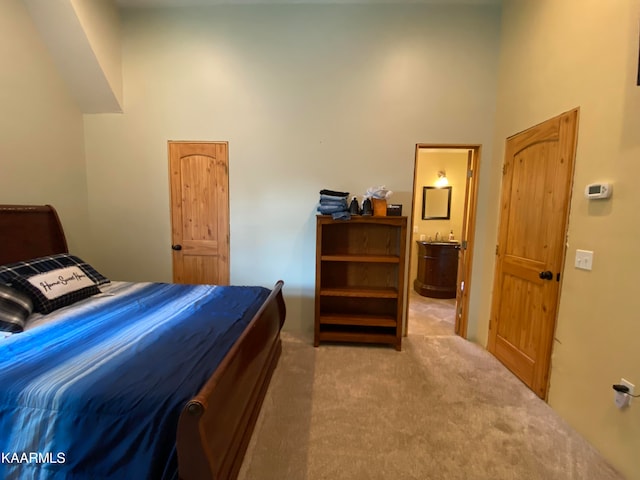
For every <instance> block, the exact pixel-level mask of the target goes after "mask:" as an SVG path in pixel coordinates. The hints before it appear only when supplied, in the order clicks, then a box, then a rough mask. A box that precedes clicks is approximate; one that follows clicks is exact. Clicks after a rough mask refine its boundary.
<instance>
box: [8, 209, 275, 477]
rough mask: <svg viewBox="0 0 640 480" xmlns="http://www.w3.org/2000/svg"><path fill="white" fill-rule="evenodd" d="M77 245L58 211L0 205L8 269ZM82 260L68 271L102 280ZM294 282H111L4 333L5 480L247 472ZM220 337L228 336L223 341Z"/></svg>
mask: <svg viewBox="0 0 640 480" xmlns="http://www.w3.org/2000/svg"><path fill="white" fill-rule="evenodd" d="M66 254H68V251H67V244H66V240H65V236H64V232H63V230H62V227H61V224H60V221H59V218H58V216H57V214H56V211H55V209H54V208H53V207H51V206H49V205H43V206H22V205H4V206H0V265H7V264H13V263H14V262H20V261H27V260H30V259H38V258H42V257H51V256H53V257H54V258H64V259H67V258H68V257H73V256H71V255H70V254H69V255H66ZM73 258H75V257H73ZM27 263H29V262H27ZM82 265H84V264H79V263H78V264H77V265H75V264H74V266H73V267H69V268H71V269H73V268H76V267H78V268H79V267H82V270H78V272H79V275H76V276H77V277H78V278H79V277H82V276H83V275H82V274H83V273H87V274H88V275H89V276H91V275H90V274H89V273H88V272H89V270H87V268H89V269H90V267H87V268H85V267H84V266H82ZM65 268H66V267H65ZM0 270H1V269H0ZM5 270H6V269H5ZM74 272H75V270H74ZM0 274H1V271H0ZM96 274H97V272H96ZM42 275H48V274H42ZM74 275H75V273H74ZM97 275H98V276H99V274H97ZM18 278H19V277H15V278H14V282H15V284H11V286H12V288H13V287H16V288H17V286H18V284H19V282H18V280H17V279H18ZM33 278H35V277H33ZM38 278H39V277H38ZM43 278H47V277H43ZM69 278H70V279H71V277H69ZM91 279H92V281H94V278H93V277H92V276H91ZM105 280H106V279H105ZM21 281H22V280H21ZM82 281H86V279H83V280H82ZM5 283H7V282H6V281H5ZM32 283H33V282H32ZM43 283H44V284H47V282H46V281H44V282H43V281H41V282H40V285H43ZM282 285H283V283H282V281H278V282H277V283H276V284H275V285H274V287H273V288H272V289H265V288H263V287H247V286H211V285H201V286H187V285H177V284H162V283H135V284H133V283H129V282H109V281H108V280H107V281H106V283H103V284H101V285H99V293H98V294H92V295H88V296H87V297H86V298H82V299H81V300H77V301H74V302H72V304H71V305H66V306H63V307H59V308H55V309H54V310H53V311H52V312H50V313H46V314H34V315H32V316H30V317H29V321H28V322H27V323H29V322H31V319H32V318H33V319H34V323H39V322H42V323H41V324H37V325H36V326H33V327H29V328H27V327H28V325H25V328H24V332H21V333H15V334H13V335H11V336H8V337H6V338H4V339H0V452H1V454H2V458H0V473H1V474H2V475H0V476H2V477H3V478H52V479H60V478H65V479H71V478H91V479H98V478H181V479H184V480H189V479H195V480H207V479H227V478H235V477H236V476H237V474H238V471H239V469H240V466H241V464H242V460H243V457H244V453H245V451H246V448H247V446H248V442H249V440H250V437H251V434H252V431H253V428H254V425H255V422H256V419H257V416H258V413H259V411H260V408H261V405H262V401H263V399H264V396H265V393H266V389H267V387H268V385H269V381H270V379H271V375H272V373H273V370H274V368H275V366H276V364H277V362H278V359H279V356H280V352H281V348H282V347H281V341H280V330H281V328H282V325H283V323H284V319H285V304H284V300H283V296H282ZM20 286H21V285H20ZM86 288H92V287H86ZM34 298H35V297H34ZM34 302H35V303H38V302H39V299H38V298H35V299H34ZM44 302H45V304H46V299H45V301H44ZM209 308H213V309H214V311H215V312H216V313H215V315H213V316H215V319H216V321H215V323H214V322H212V318H211V317H212V314H211V313H209ZM45 310H46V308H45ZM105 312H107V314H105ZM107 317H108V318H107ZM116 319H117V320H116ZM43 320H44V321H43ZM118 322H119V323H118ZM144 322H146V323H144ZM225 322H226V323H225ZM165 325H166V326H167V327H166V329H165V327H164V326H165ZM212 325H213V326H212ZM223 325H225V326H224V327H223ZM226 325H228V326H226ZM203 331H204V332H207V334H206V335H205V334H203V333H202V332H203ZM123 332H126V333H123ZM107 337H109V338H111V337H113V338H114V339H116V343H114V344H111V343H109V344H108V345H109V350H108V352H109V353H108V354H107V355H105V354H103V353H102V351H103V350H105V347H104V345H106V344H107V343H106V342H107V341H106V340H105V339H106V338H107ZM124 337H127V338H128V340H126V341H125V340H123V338H124ZM212 337H216V338H218V337H220V338H223V339H224V341H223V342H222V344H221V345H219V346H218V347H217V348H218V349H217V350H212V347H211V346H209V345H208V343H207V342H209V341H210V338H212ZM131 339H134V341H133V342H131V341H130V340H131ZM190 339H195V344H191V343H189V344H187V343H183V342H187V341H191V340H190ZM219 341H220V340H219V339H218V340H216V342H219ZM109 342H111V340H109ZM118 342H120V343H118ZM96 345H99V347H97V346H96ZM131 345H134V347H135V348H134V347H132V346H131ZM186 345H188V346H187V347H186V348H185V346H186ZM98 351H99V352H100V353H99V354H98V353H95V352H98ZM115 351H117V352H118V355H116V354H114V353H112V352H115ZM120 351H123V352H127V353H126V355H124V354H123V355H121V354H120ZM183 352H187V353H184V358H183V357H182V355H183ZM75 355H77V357H76V356H75ZM87 358H89V359H91V360H90V361H89V363H87V364H85V363H83V362H84V361H85V359H87ZM116 359H117V360H116ZM36 360H37V361H36ZM3 362H4V363H3ZM38 362H40V363H38ZM92 362H93V363H92ZM43 364H46V368H45V366H42V365H43ZM150 365H153V367H150ZM107 366H108V367H109V368H107ZM107 370H109V373H107ZM65 376H66V377H69V378H70V379H71V380H68V381H69V383H68V384H67V383H64V385H65V386H64V387H56V390H55V394H52V393H50V390H51V389H52V388H51V387H49V386H48V382H53V380H54V379H55V380H56V381H59V379H60V378H62V377H65ZM66 377H65V378H66ZM40 382H42V384H43V385H46V386H41V384H40ZM22 383H24V384H25V385H29V388H26V389H25V388H24V385H22ZM61 384H62V383H61ZM68 385H71V386H68ZM150 387H151V388H150ZM145 388H146V389H147V390H144V389H145ZM140 389H142V390H140ZM165 391H166V392H165ZM42 392H45V393H46V392H49V393H48V395H47V394H42ZM61 392H62V393H61ZM41 394H42V395H41ZM52 399H53V400H52ZM52 401H53V402H54V404H53V405H52V404H51V402H52ZM100 402H102V403H100ZM43 412H44V413H43ZM51 412H53V413H51ZM141 412H143V413H141ZM134 413H135V414H134ZM3 429H4V430H3ZM125 434H126V436H125ZM45 440H46V442H52V443H43V442H45ZM3 441H4V444H3V443H2V442H3ZM11 442H14V443H11ZM100 449H102V450H101V451H100ZM67 450H68V451H67ZM96 451H99V454H97V453H96ZM93 468H95V469H96V470H95V471H93V470H92V469H93ZM3 469H4V472H3Z"/></svg>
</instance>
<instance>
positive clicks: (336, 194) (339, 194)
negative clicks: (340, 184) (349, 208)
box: [320, 189, 349, 197]
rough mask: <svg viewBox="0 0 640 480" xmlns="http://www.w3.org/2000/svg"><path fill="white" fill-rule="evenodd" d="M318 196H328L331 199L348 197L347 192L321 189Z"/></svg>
mask: <svg viewBox="0 0 640 480" xmlns="http://www.w3.org/2000/svg"><path fill="white" fill-rule="evenodd" d="M320 195H330V196H332V197H348V196H349V192H338V191H336V190H327V189H322V190H320Z"/></svg>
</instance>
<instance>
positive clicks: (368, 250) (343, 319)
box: [314, 215, 407, 350]
mask: <svg viewBox="0 0 640 480" xmlns="http://www.w3.org/2000/svg"><path fill="white" fill-rule="evenodd" d="M406 240H407V217H375V216H366V217H358V216H353V217H351V220H333V219H332V218H331V216H330V215H318V217H317V223H316V297H315V332H314V345H315V346H316V347H317V346H318V345H319V344H320V342H323V341H327V342H363V343H387V344H391V345H393V346H394V347H395V348H396V350H400V349H401V348H402V308H403V292H404V276H405V259H406Z"/></svg>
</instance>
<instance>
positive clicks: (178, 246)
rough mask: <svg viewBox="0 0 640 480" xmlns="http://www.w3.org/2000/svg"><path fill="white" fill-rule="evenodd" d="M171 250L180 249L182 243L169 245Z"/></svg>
mask: <svg viewBox="0 0 640 480" xmlns="http://www.w3.org/2000/svg"><path fill="white" fill-rule="evenodd" d="M171 248H172V249H173V250H182V245H171Z"/></svg>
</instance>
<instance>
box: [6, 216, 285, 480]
mask: <svg viewBox="0 0 640 480" xmlns="http://www.w3.org/2000/svg"><path fill="white" fill-rule="evenodd" d="M0 245H1V247H0V265H4V264H6V263H11V262H16V261H20V260H28V259H30V258H37V257H42V256H46V255H53V254H56V253H68V252H67V242H66V239H65V236H64V231H63V229H62V225H61V223H60V219H59V218H58V215H57V213H56V211H55V209H54V208H53V207H52V206H50V205H38V206H26V205H0ZM282 285H283V282H282V281H281V280H280V281H278V282H277V283H276V284H275V286H274V288H273V290H272V292H271V294H270V295H269V297H268V298H267V300H266V301H265V302H264V304H263V305H262V306H261V308H260V309H259V310H258V312H257V313H256V315H255V316H254V317H253V319H252V320H251V322H250V323H249V325H248V326H247V328H246V329H245V331H244V332H243V333H242V334H241V335H240V337H239V338H238V340H237V341H236V343H235V344H234V345H233V346H232V347H231V349H230V351H229V353H228V354H227V355H226V356H225V358H224V359H223V360H222V362H221V364H220V365H219V366H218V368H217V369H216V371H215V372H214V373H213V375H212V376H211V377H210V378H209V380H207V382H206V383H205V384H204V385H203V386H202V388H201V390H200V392H198V394H197V395H196V396H195V397H193V398H192V399H191V400H190V401H189V402H188V403H187V404H186V405H185V406H184V408H183V410H182V413H181V414H180V419H179V421H178V430H177V439H176V442H177V452H178V471H179V475H180V478H181V479H183V480H192V479H193V480H214V479H215V480H222V479H233V478H236V477H237V475H238V471H239V470H240V466H241V465H242V460H243V458H244V454H245V452H246V449H247V446H248V444H249V440H250V439H251V434H252V433H253V429H254V426H255V423H256V420H257V417H258V413H259V412H260V408H261V406H262V401H263V399H264V396H265V394H266V391H267V387H268V386H269V382H270V380H271V376H272V374H273V370H274V369H275V367H276V364H277V363H278V359H279V357H280V352H281V351H282V343H281V340H280V330H281V328H282V325H283V323H284V319H285V314H286V309H285V304H284V299H283V296H282Z"/></svg>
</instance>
